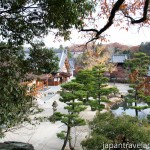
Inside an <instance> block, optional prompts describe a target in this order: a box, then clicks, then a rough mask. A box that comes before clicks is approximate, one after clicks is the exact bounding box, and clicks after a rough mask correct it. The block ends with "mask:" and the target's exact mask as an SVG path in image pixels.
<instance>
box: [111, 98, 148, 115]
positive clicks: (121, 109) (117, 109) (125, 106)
mask: <svg viewBox="0 0 150 150" xmlns="http://www.w3.org/2000/svg"><path fill="white" fill-rule="evenodd" d="M129 106H135V104H134V103H127V102H126V101H124V102H122V103H121V104H119V105H115V106H113V107H112V108H111V111H112V112H113V114H115V115H117V116H119V115H122V114H124V113H125V114H127V115H130V116H136V111H135V109H132V108H129ZM137 106H148V104H146V103H144V102H140V103H138V104H137ZM149 106H150V105H149ZM147 115H150V108H147V109H143V110H138V117H139V118H147Z"/></svg>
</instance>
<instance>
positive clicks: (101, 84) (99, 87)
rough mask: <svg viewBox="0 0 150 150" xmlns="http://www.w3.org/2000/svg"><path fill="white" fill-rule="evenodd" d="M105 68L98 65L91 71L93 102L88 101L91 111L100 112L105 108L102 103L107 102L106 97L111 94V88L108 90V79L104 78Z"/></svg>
mask: <svg viewBox="0 0 150 150" xmlns="http://www.w3.org/2000/svg"><path fill="white" fill-rule="evenodd" d="M104 72H105V66H103V65H99V66H95V67H94V68H93V70H92V75H93V77H94V79H93V85H92V86H93V91H92V97H93V98H94V100H91V101H90V105H91V108H92V109H95V110H98V111H101V110H102V109H103V108H105V106H104V104H102V102H109V100H108V99H107V96H108V95H109V94H111V93H113V88H108V87H107V83H108V80H109V79H108V78H107V77H105V76H104Z"/></svg>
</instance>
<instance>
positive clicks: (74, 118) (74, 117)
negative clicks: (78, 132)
mask: <svg viewBox="0 0 150 150" xmlns="http://www.w3.org/2000/svg"><path fill="white" fill-rule="evenodd" d="M82 89H83V85H82V84H79V83H75V82H68V83H66V84H63V85H62V93H61V98H60V101H61V102H64V103H65V104H66V105H67V106H65V107H64V109H66V110H67V111H68V113H67V114H62V113H60V112H56V113H55V114H54V117H55V119H56V120H59V121H61V122H62V123H64V124H65V125H66V126H67V131H62V132H61V133H59V134H57V135H58V137H59V138H61V139H63V140H64V144H63V146H62V149H61V150H64V149H65V147H66V145H67V142H68V141H69V147H70V149H71V150H74V147H73V146H72V144H71V139H72V138H71V129H72V127H75V126H81V125H85V120H84V119H82V118H81V117H80V116H79V113H80V112H81V111H83V110H85V109H86V107H85V106H84V105H83V103H82V98H83V97H84V96H85V95H86V93H85V92H83V91H82Z"/></svg>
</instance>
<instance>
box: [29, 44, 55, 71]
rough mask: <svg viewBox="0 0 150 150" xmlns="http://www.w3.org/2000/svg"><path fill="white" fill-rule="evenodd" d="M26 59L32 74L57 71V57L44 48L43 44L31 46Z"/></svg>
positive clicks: (51, 51)
mask: <svg viewBox="0 0 150 150" xmlns="http://www.w3.org/2000/svg"><path fill="white" fill-rule="evenodd" d="M29 56H30V57H29V58H28V59H27V61H28V64H29V69H30V72H32V73H34V74H42V73H51V72H56V71H57V70H58V57H57V56H56V55H55V53H54V51H53V50H51V49H48V48H46V47H44V43H35V44H32V48H30V53H29Z"/></svg>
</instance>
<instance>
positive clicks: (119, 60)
mask: <svg viewBox="0 0 150 150" xmlns="http://www.w3.org/2000/svg"><path fill="white" fill-rule="evenodd" d="M127 59H128V56H127V55H123V54H122V55H113V56H112V57H111V60H110V62H113V63H124V61H125V60H127Z"/></svg>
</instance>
